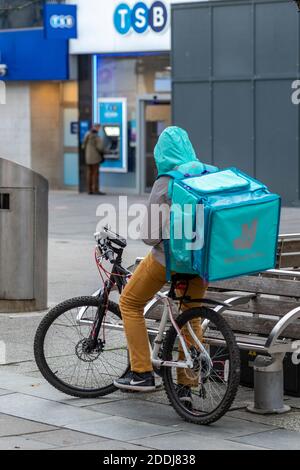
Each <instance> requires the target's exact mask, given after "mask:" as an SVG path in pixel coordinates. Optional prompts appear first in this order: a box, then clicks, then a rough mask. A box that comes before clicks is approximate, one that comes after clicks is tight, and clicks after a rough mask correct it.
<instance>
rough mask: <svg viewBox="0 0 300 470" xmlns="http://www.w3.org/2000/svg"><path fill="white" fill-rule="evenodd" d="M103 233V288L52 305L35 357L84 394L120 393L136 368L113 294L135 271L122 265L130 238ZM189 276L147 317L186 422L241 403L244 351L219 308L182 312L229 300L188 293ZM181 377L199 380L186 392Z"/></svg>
mask: <svg viewBox="0 0 300 470" xmlns="http://www.w3.org/2000/svg"><path fill="white" fill-rule="evenodd" d="M95 238H96V242H97V243H96V249H95V260H96V264H97V266H98V269H99V272H100V274H101V277H102V280H103V287H102V288H101V289H100V290H99V291H97V293H95V294H94V295H93V296H88V297H77V298H74V299H70V300H66V301H65V302H63V303H61V304H59V305H58V306H56V307H55V308H53V309H52V310H50V311H49V312H48V314H47V315H46V316H45V317H44V318H43V320H42V321H41V323H40V325H39V327H38V329H37V332H36V335H35V340H34V355H35V360H36V363H37V366H38V368H39V370H40V372H41V373H42V375H43V376H44V378H45V379H46V380H47V381H48V382H49V383H50V384H51V385H52V386H54V387H55V388H57V389H58V390H60V391H62V392H64V393H66V394H68V395H71V396H75V397H80V398H95V397H100V396H105V395H108V394H110V393H113V392H115V391H116V390H117V389H116V387H115V386H114V384H113V382H114V380H115V379H116V378H119V377H121V376H123V375H124V374H126V373H127V372H128V370H129V369H130V364H129V355H128V351H127V343H126V338H125V333H124V329H123V325H122V318H121V313H120V310H119V307H118V305H117V303H115V302H113V301H112V300H111V299H110V295H111V293H112V292H113V291H114V290H117V292H118V293H119V294H120V293H121V292H122V291H123V289H124V287H125V285H126V283H127V282H128V279H129V278H130V276H131V275H132V271H130V270H129V269H125V268H124V267H122V255H123V251H124V249H125V248H126V246H127V242H126V240H125V239H123V238H122V237H120V236H119V235H118V234H115V233H114V232H112V231H111V230H109V229H108V228H107V227H106V228H104V229H103V231H102V232H101V233H97V234H95ZM104 261H109V262H110V263H111V266H112V269H111V270H109V271H108V270H107V269H105V267H104V265H103V263H104ZM104 276H106V277H107V279H104ZM188 280H189V276H185V275H175V276H173V278H172V282H171V285H169V287H168V290H166V291H165V292H163V291H161V292H159V293H158V294H157V295H156V296H155V297H154V298H153V299H152V300H151V301H150V302H149V304H148V305H147V306H146V308H145V316H146V318H147V317H149V316H150V317H151V315H149V313H150V314H151V312H152V313H154V316H153V315H152V317H151V318H152V320H150V321H151V324H150V325H148V326H147V331H148V334H149V345H150V348H151V351H152V362H153V367H154V370H155V372H156V374H158V375H160V376H161V378H162V382H163V385H164V389H165V391H166V394H167V396H168V399H169V401H170V404H171V405H172V406H173V408H174V409H175V411H176V412H177V413H178V414H179V415H180V416H181V417H182V418H183V419H184V420H186V421H189V422H193V423H195V424H210V423H213V422H215V421H217V420H218V419H220V418H221V417H222V416H223V415H224V414H225V413H226V412H227V411H228V410H229V408H230V406H231V404H232V403H233V401H234V398H235V396H236V393H237V390H238V386H239V379H240V355H239V349H238V347H237V344H236V341H235V337H234V334H233V332H232V330H231V329H230V327H229V326H228V324H227V323H226V321H225V320H224V318H223V317H222V316H221V315H219V314H218V313H217V312H216V311H214V310H212V309H211V308H209V307H207V306H203V305H202V306H200V307H194V308H191V309H189V310H187V311H185V312H184V313H180V307H181V304H182V302H183V301H184V302H185V303H195V302H201V303H202V304H203V303H205V304H208V305H209V304H216V303H217V304H218V305H219V304H220V303H221V304H222V302H215V301H213V300H209V299H191V298H189V297H188V296H186V295H185V289H184V285H187V283H188ZM178 292H180V293H182V294H181V295H178ZM227 308H230V305H228V304H227ZM157 312H160V314H159V315H157ZM161 312H162V314H161ZM155 314H156V317H155ZM195 320H196V321H199V322H201V329H202V334H201V338H199V336H197V335H196V333H195V331H194V330H193V328H192V326H191V323H192V321H193V322H194V321H195ZM147 321H148V320H147ZM179 375H181V377H182V376H184V378H185V382H188V383H191V384H192V385H191V386H189V387H188V389H189V393H188V394H186V393H185V394H182V393H181V392H182V390H186V387H187V385H184V384H182V383H179V382H178V376H179ZM182 395H185V396H184V397H183V396H182Z"/></svg>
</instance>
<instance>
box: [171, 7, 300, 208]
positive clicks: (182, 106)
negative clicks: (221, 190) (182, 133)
mask: <svg viewBox="0 0 300 470" xmlns="http://www.w3.org/2000/svg"><path fill="white" fill-rule="evenodd" d="M172 21H173V26H172V67H173V69H172V74H173V122H174V124H177V125H180V126H182V127H185V128H186V129H187V130H188V131H189V133H190V136H191V138H192V141H193V143H194V145H195V148H196V150H197V153H198V156H199V158H200V159H203V160H204V161H207V162H211V163H214V164H216V165H217V166H220V167H228V166H237V167H240V168H241V169H242V170H244V171H246V172H248V173H250V174H251V175H253V176H255V177H257V178H258V179H261V180H262V181H264V182H265V183H266V184H267V185H268V186H269V187H270V189H272V190H273V191H275V192H278V193H280V194H281V195H282V196H283V201H284V204H287V205H294V204H296V205H298V204H299V202H300V201H299V199H300V197H299V187H300V162H299V153H300V152H299V143H300V141H299V111H300V108H299V106H296V105H295V104H293V103H292V99H291V98H292V92H293V90H292V83H293V82H294V80H296V79H297V78H298V77H299V76H300V64H299V37H300V28H299V14H298V11H297V7H296V4H295V3H294V2H291V1H287V0H268V1H267V0H234V1H227V0H224V1H223V0H219V1H207V2H201V3H192V4H190V5H187V4H185V5H180V4H179V5H174V6H173V9H172Z"/></svg>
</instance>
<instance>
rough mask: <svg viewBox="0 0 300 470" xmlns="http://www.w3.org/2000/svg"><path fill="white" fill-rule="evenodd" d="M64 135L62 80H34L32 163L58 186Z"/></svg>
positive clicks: (32, 95) (59, 183) (60, 179)
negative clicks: (51, 81) (61, 105)
mask: <svg viewBox="0 0 300 470" xmlns="http://www.w3.org/2000/svg"><path fill="white" fill-rule="evenodd" d="M61 136H62V125H61V112H60V84H59V83H43V82H41V83H32V84H31V142H32V145H31V150H32V165H31V166H32V169H33V170H35V171H37V172H38V173H40V174H41V175H43V176H44V177H45V178H47V179H48V181H49V184H50V187H55V188H57V187H61V185H62V162H63V155H62V143H61V139H62V137H61Z"/></svg>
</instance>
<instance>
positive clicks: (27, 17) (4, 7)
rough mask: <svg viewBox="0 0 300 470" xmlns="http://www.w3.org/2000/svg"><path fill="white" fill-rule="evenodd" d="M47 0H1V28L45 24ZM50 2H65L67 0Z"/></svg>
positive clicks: (35, 26)
mask: <svg viewBox="0 0 300 470" xmlns="http://www.w3.org/2000/svg"><path fill="white" fill-rule="evenodd" d="M44 3H46V2H45V0H0V30H1V29H18V28H37V27H39V26H43V5H44ZM48 3H65V0H61V1H60V0H57V1H52V2H51V1H49V2H48Z"/></svg>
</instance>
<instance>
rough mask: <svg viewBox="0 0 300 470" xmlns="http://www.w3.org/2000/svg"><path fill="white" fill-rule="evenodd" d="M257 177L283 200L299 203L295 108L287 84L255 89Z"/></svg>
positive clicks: (266, 83) (272, 83)
mask: <svg viewBox="0 0 300 470" xmlns="http://www.w3.org/2000/svg"><path fill="white" fill-rule="evenodd" d="M256 87H257V89H256V136H257V137H256V169H257V171H256V176H257V178H259V179H261V180H262V181H264V182H265V183H266V184H267V185H269V187H270V189H272V190H273V191H275V192H278V193H279V194H282V195H283V196H284V202H285V203H291V202H293V201H295V200H296V199H299V191H298V190H299V188H298V184H299V154H298V135H299V129H298V107H297V106H295V105H293V104H292V101H291V82H290V81H289V80H280V81H279V80H278V81H277V80H276V81H262V82H258V83H257V85H256Z"/></svg>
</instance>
